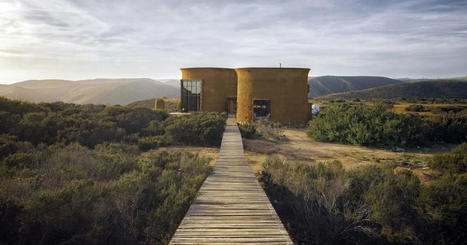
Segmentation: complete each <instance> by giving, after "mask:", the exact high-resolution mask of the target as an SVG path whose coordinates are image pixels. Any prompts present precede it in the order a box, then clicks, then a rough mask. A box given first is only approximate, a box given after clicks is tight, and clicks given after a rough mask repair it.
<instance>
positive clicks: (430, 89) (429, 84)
mask: <svg viewBox="0 0 467 245" xmlns="http://www.w3.org/2000/svg"><path fill="white" fill-rule="evenodd" d="M415 97H417V98H460V99H467V81H461V80H444V79H443V80H426V81H420V82H410V83H398V84H392V85H386V86H382V87H376V88H370V89H364V90H359V91H352V92H345V93H335V94H329V95H325V96H321V97H319V98H322V99H372V98H377V99H392V98H415Z"/></svg>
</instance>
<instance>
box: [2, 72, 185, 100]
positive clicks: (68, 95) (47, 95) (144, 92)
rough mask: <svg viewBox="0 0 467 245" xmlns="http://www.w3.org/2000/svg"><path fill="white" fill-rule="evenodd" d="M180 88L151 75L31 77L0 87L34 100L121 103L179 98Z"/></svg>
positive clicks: (11, 94)
mask: <svg viewBox="0 0 467 245" xmlns="http://www.w3.org/2000/svg"><path fill="white" fill-rule="evenodd" d="M179 93H180V91H179V89H177V88H175V87H173V86H170V85H168V84H165V83H162V82H160V81H156V80H152V79H148V78H128V79H92V80H79V81H67V80H28V81H23V82H18V83H14V84H11V85H2V86H0V96H4V97H7V98H11V99H20V100H26V101H32V102H52V101H63V102H68V103H77V104H120V105H126V104H128V103H131V102H134V101H137V100H143V99H149V98H154V97H156V98H157V97H163V96H166V97H178V96H179Z"/></svg>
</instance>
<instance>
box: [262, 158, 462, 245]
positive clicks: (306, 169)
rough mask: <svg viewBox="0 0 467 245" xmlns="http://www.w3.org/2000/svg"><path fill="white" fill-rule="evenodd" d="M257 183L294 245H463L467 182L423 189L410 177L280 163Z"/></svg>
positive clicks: (383, 169) (373, 168) (381, 170)
mask: <svg viewBox="0 0 467 245" xmlns="http://www.w3.org/2000/svg"><path fill="white" fill-rule="evenodd" d="M263 168H264V170H263V172H262V173H261V176H260V181H261V183H262V184H263V187H264V190H265V191H266V194H267V195H268V197H269V199H270V200H271V202H272V204H273V206H274V208H275V209H276V211H277V213H278V215H279V216H280V218H281V220H282V222H283V223H284V225H285V227H286V228H287V230H288V232H289V234H290V235H291V237H292V238H293V240H294V242H295V243H297V244H459V243H462V241H465V237H466V236H465V235H466V233H465V230H466V229H465V227H466V222H465V221H466V217H467V199H466V197H467V175H466V173H464V174H461V175H445V176H443V177H442V178H441V179H440V180H436V181H434V182H433V183H429V184H421V183H420V181H419V180H418V178H417V177H416V176H415V175H414V174H412V172H411V171H408V170H398V169H394V168H393V167H390V166H387V165H386V166H379V165H364V166H359V167H356V168H353V169H351V170H347V171H345V170H344V169H343V168H342V165H341V164H340V163H339V162H328V163H317V164H315V165H312V166H307V165H303V164H300V163H297V164H288V163H287V162H286V161H284V160H280V159H278V158H273V159H268V160H267V161H266V162H265V163H264V164H263Z"/></svg>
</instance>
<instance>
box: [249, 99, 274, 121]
mask: <svg viewBox="0 0 467 245" xmlns="http://www.w3.org/2000/svg"><path fill="white" fill-rule="evenodd" d="M253 115H254V118H255V119H269V118H271V101H270V100H254V101H253Z"/></svg>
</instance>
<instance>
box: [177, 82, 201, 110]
mask: <svg viewBox="0 0 467 245" xmlns="http://www.w3.org/2000/svg"><path fill="white" fill-rule="evenodd" d="M181 85H182V86H181V96H180V97H181V102H182V108H181V110H182V111H183V112H189V111H199V110H200V97H201V96H200V95H201V81H200V80H181Z"/></svg>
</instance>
